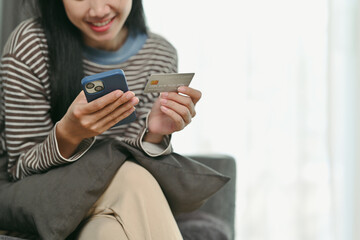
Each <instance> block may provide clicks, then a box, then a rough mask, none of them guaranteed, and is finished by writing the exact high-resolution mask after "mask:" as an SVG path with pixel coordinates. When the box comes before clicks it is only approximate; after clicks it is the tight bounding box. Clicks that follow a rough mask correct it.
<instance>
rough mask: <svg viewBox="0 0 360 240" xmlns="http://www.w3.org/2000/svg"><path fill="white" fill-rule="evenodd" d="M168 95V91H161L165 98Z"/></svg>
mask: <svg viewBox="0 0 360 240" xmlns="http://www.w3.org/2000/svg"><path fill="white" fill-rule="evenodd" d="M168 95H169V93H168V92H162V93H161V97H164V98H166V97H167V96H168Z"/></svg>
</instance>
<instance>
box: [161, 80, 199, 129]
mask: <svg viewBox="0 0 360 240" xmlns="http://www.w3.org/2000/svg"><path fill="white" fill-rule="evenodd" d="M179 93H181V94H179ZM179 93H176V92H164V93H161V95H160V109H161V111H162V112H163V113H164V114H166V115H168V116H169V117H170V118H172V119H173V121H174V125H175V128H176V129H175V130H177V131H178V130H181V129H183V128H184V127H185V126H186V125H188V124H189V123H190V122H191V119H192V118H193V117H194V116H195V115H196V111H195V104H196V103H197V102H198V101H199V100H200V98H201V92H200V91H198V90H196V89H193V88H189V87H180V88H179Z"/></svg>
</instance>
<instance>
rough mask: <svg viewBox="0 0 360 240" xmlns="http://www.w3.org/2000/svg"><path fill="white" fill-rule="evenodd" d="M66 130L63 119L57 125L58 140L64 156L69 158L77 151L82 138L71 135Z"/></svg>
mask: <svg viewBox="0 0 360 240" xmlns="http://www.w3.org/2000/svg"><path fill="white" fill-rule="evenodd" d="M66 130H67V129H66V128H65V126H64V124H63V122H62V121H60V122H59V123H58V124H57V125H56V141H57V144H58V148H59V152H60V154H61V156H62V157H64V158H69V157H71V156H72V155H73V154H74V153H75V152H76V149H77V148H78V146H79V144H80V143H81V141H82V139H80V138H76V137H73V136H71V134H70V133H69V132H68V131H66Z"/></svg>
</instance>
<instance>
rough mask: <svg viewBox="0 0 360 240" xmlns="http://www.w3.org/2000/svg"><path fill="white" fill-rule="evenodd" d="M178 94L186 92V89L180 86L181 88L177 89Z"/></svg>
mask: <svg viewBox="0 0 360 240" xmlns="http://www.w3.org/2000/svg"><path fill="white" fill-rule="evenodd" d="M177 90H178V92H185V91H186V88H185V87H183V86H181V87H178V89H177Z"/></svg>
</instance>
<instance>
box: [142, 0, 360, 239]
mask: <svg viewBox="0 0 360 240" xmlns="http://www.w3.org/2000/svg"><path fill="white" fill-rule="evenodd" d="M144 6H145V12H146V15H147V20H148V22H149V26H150V28H151V29H152V31H154V32H157V33H160V34H161V35H163V36H165V37H166V38H167V39H168V40H169V41H171V42H172V43H173V44H174V45H175V47H176V48H177V49H178V55H179V59H180V61H179V66H180V68H179V71H180V72H195V78H194V80H193V82H192V83H191V86H193V87H195V88H198V89H200V90H201V91H202V92H203V98H202V100H201V102H199V104H198V106H197V113H198V114H197V116H196V117H195V118H194V120H193V122H192V123H191V125H190V126H189V127H188V128H186V129H185V130H184V131H183V132H182V133H179V134H174V138H173V139H174V147H175V151H177V152H180V153H225V154H229V155H232V156H234V157H235V158H236V160H237V174H238V177H237V209H236V239H238V240H242V239H244V240H245V239H246V240H273V239H274V240H355V239H360V233H359V230H357V229H356V224H357V226H359V225H360V221H359V220H360V217H359V216H360V209H359V206H358V204H357V202H359V201H360V196H359V190H360V189H359V184H358V182H359V180H360V179H359V177H358V176H357V175H356V172H357V171H358V170H360V167H359V165H360V164H359V163H358V162H357V161H358V160H359V150H357V148H356V145H355V144H356V142H360V138H359V136H360V130H359V127H358V126H357V124H356V123H357V122H358V120H360V117H359V112H360V109H359V105H358V103H359V100H360V98H359V93H360V91H359V70H357V66H359V65H358V64H359V56H360V50H359V47H357V45H358V44H356V41H359V40H360V35H359V32H360V31H359V30H360V29H359V27H360V24H359V23H360V19H359V18H358V17H357V15H358V13H359V0H273V1H269V0H223V1H214V0H207V1H205V0H196V1H191V0H182V1H171V0H170V1H169V0H151V1H150V0H145V1H144ZM355 160H357V161H355ZM356 180H357V181H356Z"/></svg>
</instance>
